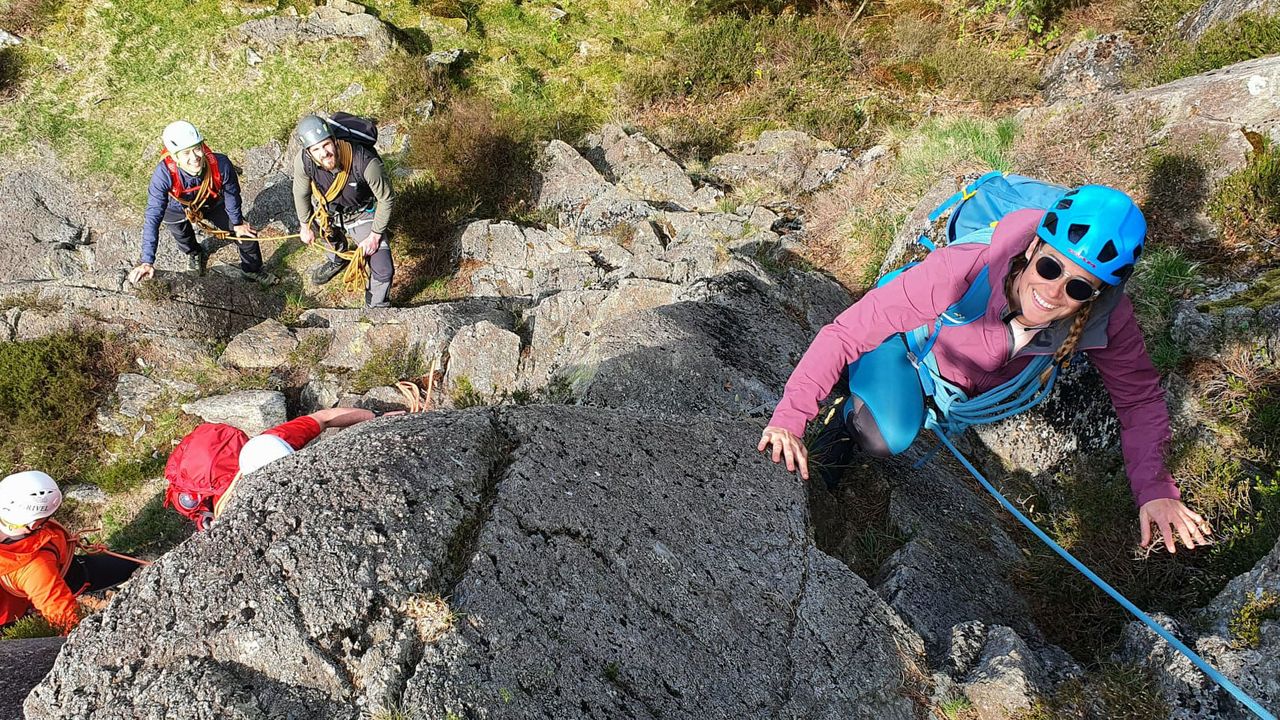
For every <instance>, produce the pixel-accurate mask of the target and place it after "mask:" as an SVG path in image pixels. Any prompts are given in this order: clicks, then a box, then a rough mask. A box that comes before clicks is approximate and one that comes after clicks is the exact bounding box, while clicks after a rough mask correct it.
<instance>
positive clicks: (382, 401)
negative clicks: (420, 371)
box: [354, 385, 409, 412]
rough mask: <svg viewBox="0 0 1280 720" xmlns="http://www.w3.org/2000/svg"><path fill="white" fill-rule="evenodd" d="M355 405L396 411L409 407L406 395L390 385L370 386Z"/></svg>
mask: <svg viewBox="0 0 1280 720" xmlns="http://www.w3.org/2000/svg"><path fill="white" fill-rule="evenodd" d="M354 406H355V407H362V408H365V409H366V410H373V411H375V412H394V411H396V410H408V409H409V405H408V401H407V400H405V397H404V395H403V394H401V393H400V391H399V390H397V389H396V388H393V387H391V386H390V385H379V386H378V387H375V388H369V391H368V392H366V393H365V394H364V395H363V396H361V397H360V399H359V400H358V401H356V402H355V403H354Z"/></svg>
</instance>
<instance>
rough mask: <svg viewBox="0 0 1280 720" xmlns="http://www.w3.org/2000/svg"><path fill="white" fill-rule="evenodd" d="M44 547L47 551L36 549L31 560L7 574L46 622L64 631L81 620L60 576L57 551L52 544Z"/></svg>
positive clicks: (71, 596)
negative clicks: (55, 552) (37, 550)
mask: <svg viewBox="0 0 1280 720" xmlns="http://www.w3.org/2000/svg"><path fill="white" fill-rule="evenodd" d="M46 550H48V551H41V552H39V553H36V556H35V557H34V558H33V559H32V560H31V562H29V563H27V564H26V565H24V566H23V567H21V568H19V569H17V570H15V571H14V572H13V574H11V575H10V576H9V577H10V578H12V580H13V582H14V584H15V585H17V586H18V587H19V588H20V589H21V590H22V592H24V593H26V595H27V597H28V598H29V599H30V600H31V604H32V605H34V606H35V608H36V610H37V611H38V612H39V613H40V614H41V615H43V616H44V618H45V619H46V620H48V621H49V624H50V625H53V626H54V627H56V628H59V629H60V630H62V634H64V635H65V634H67V633H70V632H71V630H72V629H74V628H75V626H76V625H77V624H78V623H79V622H80V614H79V612H78V611H77V609H76V599H75V596H74V595H72V594H71V588H69V587H67V581H66V580H63V579H62V565H61V563H59V561H58V557H57V555H56V554H54V553H53V552H52V548H49V547H47V546H46ZM68 552H70V551H68Z"/></svg>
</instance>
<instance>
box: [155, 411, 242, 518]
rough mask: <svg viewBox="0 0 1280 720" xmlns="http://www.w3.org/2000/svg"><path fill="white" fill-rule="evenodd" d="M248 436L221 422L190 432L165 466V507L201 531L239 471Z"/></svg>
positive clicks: (205, 425)
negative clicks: (241, 454) (215, 505)
mask: <svg viewBox="0 0 1280 720" xmlns="http://www.w3.org/2000/svg"><path fill="white" fill-rule="evenodd" d="M248 441H249V436H248V435H245V434H244V433H243V432H241V431H240V430H239V429H237V428H234V427H231V426H230V425H224V424H222V423H204V424H202V425H200V426H199V427H197V428H196V429H195V430H192V431H191V432H190V433H189V434H188V435H187V436H186V437H184V438H182V442H180V443H178V447H176V448H174V449H173V454H171V455H169V462H168V464H166V465H165V467H164V476H165V479H167V480H168V481H169V487H168V488H167V489H166V490H165V493H164V504H165V506H166V507H172V508H173V509H174V510H177V511H178V514H180V515H182V516H184V517H186V518H187V519H189V520H191V521H192V522H194V523H195V524H196V529H197V530H204V529H205V528H206V527H208V525H209V521H211V520H212V519H213V506H214V503H216V502H217V501H218V498H220V497H222V494H223V493H224V492H226V491H227V487H228V486H229V485H231V481H232V480H233V479H234V478H235V476H236V473H237V472H239V470H240V448H242V447H244V444H245V443H246V442H248Z"/></svg>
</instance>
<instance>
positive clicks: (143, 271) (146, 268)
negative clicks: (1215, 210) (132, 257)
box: [129, 263, 156, 285]
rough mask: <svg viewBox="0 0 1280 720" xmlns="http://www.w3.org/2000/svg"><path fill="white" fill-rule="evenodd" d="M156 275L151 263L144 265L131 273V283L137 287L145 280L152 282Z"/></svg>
mask: <svg viewBox="0 0 1280 720" xmlns="http://www.w3.org/2000/svg"><path fill="white" fill-rule="evenodd" d="M155 274H156V270H155V268H154V267H152V265H151V263H142V264H140V265H138V266H137V267H135V268H134V269H132V270H130V271H129V282H131V283H133V284H134V285H137V284H138V283H140V282H142V281H143V280H150V279H151V277H152V276H153V275H155Z"/></svg>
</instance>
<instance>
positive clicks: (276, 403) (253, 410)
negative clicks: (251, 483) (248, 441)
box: [182, 390, 289, 436]
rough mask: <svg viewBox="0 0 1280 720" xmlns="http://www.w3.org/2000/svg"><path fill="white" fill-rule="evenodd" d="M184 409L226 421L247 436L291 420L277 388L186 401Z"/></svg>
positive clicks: (191, 413)
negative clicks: (275, 389)
mask: <svg viewBox="0 0 1280 720" xmlns="http://www.w3.org/2000/svg"><path fill="white" fill-rule="evenodd" d="M182 412H184V413H188V414H190V415H196V416H199V417H200V419H202V420H204V421H205V422H211V423H226V424H228V425H233V426H235V427H238V428H240V429H241V430H243V431H244V432H245V434H246V435H250V436H253V435H257V434H259V433H261V432H262V431H263V430H266V429H268V428H272V427H275V426H276V425H279V424H280V423H282V422H284V421H286V420H288V419H289V416H288V410H287V408H286V406H285V397H284V394H283V393H279V392H276V391H274V390H237V391H236V392H232V393H227V394H226V395H214V396H212V397H207V398H202V399H200V400H196V401H195V402H189V403H184V404H183V405H182Z"/></svg>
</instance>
